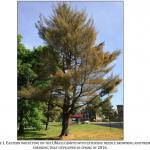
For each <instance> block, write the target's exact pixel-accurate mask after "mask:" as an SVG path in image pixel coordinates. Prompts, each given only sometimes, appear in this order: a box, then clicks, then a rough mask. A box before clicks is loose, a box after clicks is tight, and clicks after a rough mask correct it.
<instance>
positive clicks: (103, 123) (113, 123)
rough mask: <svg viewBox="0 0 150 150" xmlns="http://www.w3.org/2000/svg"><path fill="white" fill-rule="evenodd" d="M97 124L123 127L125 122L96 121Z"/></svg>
mask: <svg viewBox="0 0 150 150" xmlns="http://www.w3.org/2000/svg"><path fill="white" fill-rule="evenodd" d="M94 124H95V125H98V126H105V127H113V128H123V122H110V123H109V122H99V123H94Z"/></svg>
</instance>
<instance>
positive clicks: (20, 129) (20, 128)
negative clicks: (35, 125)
mask: <svg viewBox="0 0 150 150" xmlns="http://www.w3.org/2000/svg"><path fill="white" fill-rule="evenodd" d="M18 133H19V134H23V133H24V125H23V124H22V123H20V124H19V130H18Z"/></svg>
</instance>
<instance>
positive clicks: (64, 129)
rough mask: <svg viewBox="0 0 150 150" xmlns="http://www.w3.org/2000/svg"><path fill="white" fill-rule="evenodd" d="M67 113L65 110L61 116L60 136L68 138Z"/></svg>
mask: <svg viewBox="0 0 150 150" xmlns="http://www.w3.org/2000/svg"><path fill="white" fill-rule="evenodd" d="M69 116H70V114H69V112H67V111H66V110H64V111H63V116H62V130H61V134H60V137H61V136H68V135H69V129H68V127H69Z"/></svg>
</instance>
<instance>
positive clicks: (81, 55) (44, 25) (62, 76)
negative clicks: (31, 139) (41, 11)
mask: <svg viewBox="0 0 150 150" xmlns="http://www.w3.org/2000/svg"><path fill="white" fill-rule="evenodd" d="M36 27H37V29H38V31H39V35H40V37H41V38H42V39H43V40H44V41H45V43H46V44H47V46H48V47H50V48H52V50H53V51H54V52H55V54H57V55H56V56H57V57H56V58H57V59H56V60H57V61H56V63H57V69H56V70H55V71H54V72H53V74H51V77H52V82H53V84H51V85H53V87H52V86H51V89H53V92H52V93H55V94H56V93H58V92H59V96H60V95H61V96H60V97H61V98H60V99H59V101H60V104H61V105H60V107H61V108H62V131H61V134H60V136H64V135H68V125H69V117H70V114H72V112H73V111H74V110H76V109H78V108H79V107H82V106H84V105H87V104H89V103H91V102H92V101H93V100H94V99H95V98H97V97H98V96H99V95H100V96H101V97H102V96H105V97H109V96H110V95H108V94H111V93H113V92H114V91H115V89H116V86H117V85H118V84H119V83H120V82H121V80H120V79H119V77H118V75H116V76H113V75H110V72H111V71H112V68H113V67H112V66H110V64H111V63H112V62H113V61H114V60H115V59H116V58H117V56H118V55H119V54H120V52H119V51H114V52H105V51H104V50H103V47H104V43H100V44H98V45H96V44H95V40H96V35H97V34H96V31H95V28H94V25H93V20H92V19H91V18H89V19H88V18H87V16H86V14H85V12H83V11H77V10H74V9H72V8H71V7H70V6H69V5H68V4H67V3H60V4H58V5H57V6H56V7H55V9H54V10H53V15H52V16H51V17H50V18H45V17H42V16H40V20H39V21H38V22H37V24H36ZM49 51H50V49H49ZM106 74H107V76H106Z"/></svg>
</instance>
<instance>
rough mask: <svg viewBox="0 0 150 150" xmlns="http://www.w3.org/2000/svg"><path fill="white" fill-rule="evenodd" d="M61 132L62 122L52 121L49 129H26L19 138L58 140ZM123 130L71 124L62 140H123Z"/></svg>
mask: <svg viewBox="0 0 150 150" xmlns="http://www.w3.org/2000/svg"><path fill="white" fill-rule="evenodd" d="M60 132H61V124H60V123H51V124H50V125H49V129H48V130H47V131H45V130H40V131H35V130H29V129H28V130H26V131H25V134H23V135H18V140H58V139H59V138H58V136H59V134H60ZM122 139H123V130H122V129H118V128H110V127H104V126H98V125H94V124H79V125H70V126H69V136H66V137H63V138H62V140H122Z"/></svg>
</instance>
